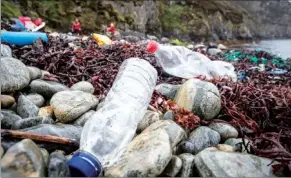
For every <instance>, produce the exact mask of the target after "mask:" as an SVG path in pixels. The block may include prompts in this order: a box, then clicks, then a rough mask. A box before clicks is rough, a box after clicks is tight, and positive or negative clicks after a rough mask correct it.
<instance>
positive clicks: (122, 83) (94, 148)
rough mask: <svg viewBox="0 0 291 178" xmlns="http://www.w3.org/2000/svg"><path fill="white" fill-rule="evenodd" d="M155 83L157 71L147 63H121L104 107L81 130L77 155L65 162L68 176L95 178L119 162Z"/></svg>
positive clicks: (130, 61)
mask: <svg viewBox="0 0 291 178" xmlns="http://www.w3.org/2000/svg"><path fill="white" fill-rule="evenodd" d="M156 81H157V71H156V70H155V68H154V67H152V66H151V65H150V64H149V63H148V62H147V61H145V60H143V59H138V58H130V59H127V60H125V61H124V62H123V64H122V65H121V67H120V69H119V72H118V74H117V76H116V79H115V81H114V83H113V86H112V88H111V89H110V91H109V93H108V95H107V96H106V98H105V100H104V105H103V106H102V107H101V108H100V109H99V110H98V111H97V112H96V113H95V114H94V115H93V116H92V117H91V118H90V119H89V120H88V121H87V122H86V124H85V126H84V128H83V131H82V135H81V141H80V152H78V153H76V154H74V156H73V157H72V159H71V160H70V161H69V167H70V171H71V176H74V177H76V176H77V177H96V176H99V175H100V174H101V172H102V169H103V168H105V167H107V166H110V165H112V164H113V163H115V162H116V161H117V160H118V159H119V157H120V156H121V154H122V153H123V152H124V150H125V149H126V146H127V145H128V144H129V142H130V141H131V140H132V138H133V137H134V135H135V133H136V129H137V125H138V124H139V122H140V121H141V119H142V118H143V116H144V114H145V112H146V109H147V107H148V105H149V102H150V99H151V96H152V93H153V91H154V87H155V85H156Z"/></svg>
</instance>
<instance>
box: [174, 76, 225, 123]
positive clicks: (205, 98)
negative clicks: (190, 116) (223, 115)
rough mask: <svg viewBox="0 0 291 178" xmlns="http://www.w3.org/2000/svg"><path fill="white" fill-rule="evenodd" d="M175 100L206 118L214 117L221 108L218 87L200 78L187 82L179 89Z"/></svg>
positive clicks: (179, 104)
mask: <svg viewBox="0 0 291 178" xmlns="http://www.w3.org/2000/svg"><path fill="white" fill-rule="evenodd" d="M175 102H176V103H177V105H178V106H180V107H182V108H185V109H188V110H190V111H192V112H193V113H194V114H195V115H198V116H199V117H200V118H201V119H205V120H211V119H213V118H214V117H215V116H217V114H218V113H219V111H220V108H221V99H220V94H219V91H218V88H217V87H216V86H215V85H214V84H212V83H210V82H205V81H201V80H198V79H189V80H188V81H187V82H185V83H184V84H183V85H182V87H181V88H180V89H179V90H178V92H177V94H176V97H175Z"/></svg>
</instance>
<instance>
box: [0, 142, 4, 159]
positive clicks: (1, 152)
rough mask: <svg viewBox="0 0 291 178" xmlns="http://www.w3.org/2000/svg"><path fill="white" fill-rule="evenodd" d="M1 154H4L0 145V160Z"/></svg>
mask: <svg viewBox="0 0 291 178" xmlns="http://www.w3.org/2000/svg"><path fill="white" fill-rule="evenodd" d="M3 153H4V149H3V147H2V145H1V146H0V158H2V155H3Z"/></svg>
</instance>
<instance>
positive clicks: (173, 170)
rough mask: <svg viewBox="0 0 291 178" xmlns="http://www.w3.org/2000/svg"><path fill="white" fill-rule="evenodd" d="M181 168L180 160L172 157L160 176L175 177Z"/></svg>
mask: <svg viewBox="0 0 291 178" xmlns="http://www.w3.org/2000/svg"><path fill="white" fill-rule="evenodd" d="M181 168H182V160H181V159H180V158H179V157H178V156H173V157H172V159H171V161H170V162H169V164H168V165H167V167H166V168H165V170H164V172H163V173H162V175H163V176H166V177H175V176H176V175H177V174H178V172H179V171H180V170H181Z"/></svg>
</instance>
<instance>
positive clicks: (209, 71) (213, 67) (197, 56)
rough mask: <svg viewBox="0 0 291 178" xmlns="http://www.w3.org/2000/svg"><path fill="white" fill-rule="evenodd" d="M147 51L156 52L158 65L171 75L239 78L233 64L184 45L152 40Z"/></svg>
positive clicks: (234, 79) (188, 77) (187, 77)
mask: <svg viewBox="0 0 291 178" xmlns="http://www.w3.org/2000/svg"><path fill="white" fill-rule="evenodd" d="M147 51H148V52H150V53H153V54H155V56H156V58H157V65H158V66H161V67H162V68H163V70H164V71H165V72H166V73H168V74H171V75H174V76H177V77H181V78H186V79H190V78H193V77H196V76H199V75H203V76H205V77H206V78H207V79H212V78H215V77H225V76H227V77H230V78H231V79H232V80H233V81H236V80H237V76H236V74H235V72H234V67H233V65H232V64H230V63H227V62H223V61H211V60H210V59H209V58H208V57H206V56H205V55H203V54H201V53H198V52H195V51H191V50H189V49H187V48H186V47H183V46H164V45H160V44H158V43H156V42H155V41H150V42H149V44H148V45H147Z"/></svg>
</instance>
